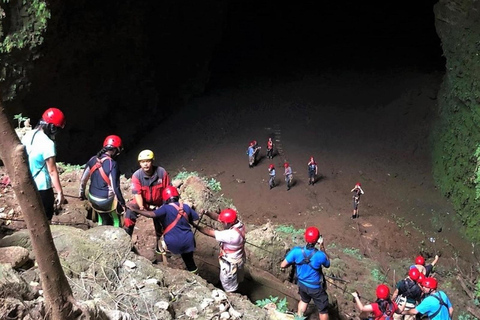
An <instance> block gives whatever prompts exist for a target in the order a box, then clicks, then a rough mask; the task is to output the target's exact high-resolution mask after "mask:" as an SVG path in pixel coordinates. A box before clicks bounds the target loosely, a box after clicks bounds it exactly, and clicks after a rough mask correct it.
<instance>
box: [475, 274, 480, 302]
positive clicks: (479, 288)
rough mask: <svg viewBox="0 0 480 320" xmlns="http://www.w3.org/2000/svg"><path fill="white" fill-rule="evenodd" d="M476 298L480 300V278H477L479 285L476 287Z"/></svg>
mask: <svg viewBox="0 0 480 320" xmlns="http://www.w3.org/2000/svg"><path fill="white" fill-rule="evenodd" d="M475 297H476V298H480V278H477V284H476V285H475Z"/></svg>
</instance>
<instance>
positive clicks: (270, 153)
mask: <svg viewBox="0 0 480 320" xmlns="http://www.w3.org/2000/svg"><path fill="white" fill-rule="evenodd" d="M267 158H268V159H273V141H272V138H268V141H267Z"/></svg>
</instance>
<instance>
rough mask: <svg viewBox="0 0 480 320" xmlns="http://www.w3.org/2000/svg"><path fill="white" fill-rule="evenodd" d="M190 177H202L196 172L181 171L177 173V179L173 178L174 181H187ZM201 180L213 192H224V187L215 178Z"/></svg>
mask: <svg viewBox="0 0 480 320" xmlns="http://www.w3.org/2000/svg"><path fill="white" fill-rule="evenodd" d="M190 177H200V174H199V173H198V172H196V171H181V172H179V173H177V175H176V176H175V178H173V180H182V181H185V180H186V179H188V178H190ZM201 179H202V180H203V182H204V183H205V184H206V185H207V187H208V188H209V189H210V190H211V191H213V192H219V191H220V190H222V185H221V184H220V182H219V181H217V180H215V179H214V178H210V179H208V178H205V177H201Z"/></svg>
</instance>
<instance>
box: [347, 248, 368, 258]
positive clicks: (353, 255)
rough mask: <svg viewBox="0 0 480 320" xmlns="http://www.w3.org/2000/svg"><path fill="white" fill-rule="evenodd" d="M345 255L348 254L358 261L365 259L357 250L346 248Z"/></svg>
mask: <svg viewBox="0 0 480 320" xmlns="http://www.w3.org/2000/svg"><path fill="white" fill-rule="evenodd" d="M343 253H345V254H348V255H350V256H352V257H355V258H357V259H358V260H362V259H363V256H362V255H361V254H360V250H358V249H355V248H345V249H343Z"/></svg>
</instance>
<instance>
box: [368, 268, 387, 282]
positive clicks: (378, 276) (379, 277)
mask: <svg viewBox="0 0 480 320" xmlns="http://www.w3.org/2000/svg"><path fill="white" fill-rule="evenodd" d="M370 274H371V275H372V278H373V280H375V282H377V283H378V282H385V276H384V275H383V274H382V273H381V272H380V270H378V269H372V270H371V271H370Z"/></svg>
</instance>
